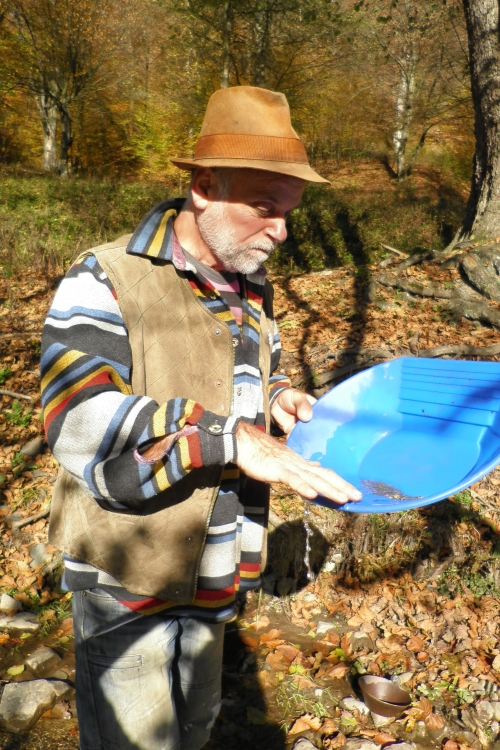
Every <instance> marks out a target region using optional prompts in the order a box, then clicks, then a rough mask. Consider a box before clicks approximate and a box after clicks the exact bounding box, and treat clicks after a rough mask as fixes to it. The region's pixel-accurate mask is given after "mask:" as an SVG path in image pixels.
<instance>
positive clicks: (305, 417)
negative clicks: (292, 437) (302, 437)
mask: <svg viewBox="0 0 500 750" xmlns="http://www.w3.org/2000/svg"><path fill="white" fill-rule="evenodd" d="M315 402H316V399H315V398H314V396H309V395H308V394H307V393H302V391H297V390H295V388H285V390H283V391H281V392H280V393H278V395H277V396H276V398H275V400H274V403H273V405H272V408H271V416H272V418H273V419H274V421H275V422H276V424H277V425H278V427H280V428H281V429H282V430H283V432H284V433H285V435H288V433H289V432H291V430H292V428H293V427H294V426H295V424H296V423H297V422H299V421H300V422H309V420H310V419H311V417H312V415H313V410H312V404H314V403H315Z"/></svg>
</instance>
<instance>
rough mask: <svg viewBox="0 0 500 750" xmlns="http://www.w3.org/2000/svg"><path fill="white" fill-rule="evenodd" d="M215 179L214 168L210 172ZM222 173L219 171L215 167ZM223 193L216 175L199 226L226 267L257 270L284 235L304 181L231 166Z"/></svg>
mask: <svg viewBox="0 0 500 750" xmlns="http://www.w3.org/2000/svg"><path fill="white" fill-rule="evenodd" d="M212 174H213V176H215V178H216V180H217V173H215V174H214V173H212ZM219 174H220V173H219ZM231 174H232V180H231V185H230V189H229V195H228V197H227V198H225V199H223V200H220V198H219V195H220V191H219V188H218V185H217V182H216V181H215V184H214V185H213V187H212V188H211V189H210V190H208V195H209V197H210V200H209V202H208V204H207V206H206V208H205V209H204V210H203V211H202V212H200V214H199V215H198V217H197V224H198V231H199V233H200V235H201V237H202V239H203V240H204V242H205V243H206V245H208V247H209V248H210V249H211V251H212V252H213V254H214V255H215V256H216V257H217V258H218V260H219V261H220V263H221V264H222V265H223V267H224V268H225V269H226V270H228V271H238V272H239V273H255V271H257V270H258V269H259V268H260V266H261V265H262V263H264V261H266V260H267V258H268V257H269V255H270V254H271V253H272V252H273V250H275V249H276V247H277V246H278V245H279V244H280V242H283V241H284V240H285V239H286V235H287V232H286V226H285V222H286V219H287V217H288V215H289V214H290V212H291V211H292V210H293V209H294V208H296V207H297V206H298V205H299V204H300V200H301V197H302V192H303V190H304V187H305V182H304V181H303V180H299V179H297V178H295V177H289V176H287V175H281V174H276V173H274V172H265V171H262V170H256V169H234V170H231Z"/></svg>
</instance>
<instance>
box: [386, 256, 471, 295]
mask: <svg viewBox="0 0 500 750" xmlns="http://www.w3.org/2000/svg"><path fill="white" fill-rule="evenodd" d="M401 265H403V264H401ZM399 267H400V266H398V268H399ZM395 270H396V271H397V270H398V269H395ZM376 281H377V282H378V283H379V284H382V286H390V287H392V288H393V289H401V290H402V291H403V292H409V293H410V294H418V295H419V296H420V297H433V298H435V299H452V298H453V297H457V294H456V292H455V291H454V290H452V289H439V288H438V287H434V286H425V284H421V283H420V281H407V280H406V279H400V278H392V277H391V276H386V275H385V274H384V275H382V276H379V277H378V278H377V279H376ZM457 298H458V297H457Z"/></svg>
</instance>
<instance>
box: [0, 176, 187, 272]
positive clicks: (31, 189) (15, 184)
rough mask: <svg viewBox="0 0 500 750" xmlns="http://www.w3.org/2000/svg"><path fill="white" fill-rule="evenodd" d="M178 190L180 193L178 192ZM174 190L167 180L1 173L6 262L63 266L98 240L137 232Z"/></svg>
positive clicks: (0, 253)
mask: <svg viewBox="0 0 500 750" xmlns="http://www.w3.org/2000/svg"><path fill="white" fill-rule="evenodd" d="M174 194H175V193H174ZM169 195H172V191H171V190H170V189H169V187H168V185H166V184H165V183H158V182H156V183H155V182H151V183H142V182H127V181H125V180H111V179H109V180H98V179H92V178H82V179H79V178H73V179H70V180H60V179H58V178H56V177H50V176H44V177H39V176H34V177H15V176H9V175H7V176H5V175H3V176H1V177H0V266H1V267H2V270H3V273H4V274H5V275H7V276H9V275H11V274H12V273H15V272H16V271H20V270H21V269H22V268H23V267H24V266H26V265H27V264H33V263H34V264H35V265H39V266H40V267H42V268H43V267H47V266H56V267H58V266H63V267H64V265H65V264H66V263H68V262H70V261H71V260H73V259H74V258H75V257H76V256H77V254H78V253H79V252H80V251H82V250H84V249H86V248H88V247H92V246H94V245H97V244H100V243H103V242H107V241H108V240H112V239H114V238H116V237H118V236H120V235H121V234H125V233H128V232H132V231H133V229H134V228H135V226H136V225H137V223H138V222H139V221H140V219H141V218H142V217H143V216H144V215H145V214H146V213H147V212H148V210H149V209H150V208H151V207H152V206H153V205H155V203H158V202H160V201H161V200H164V199H165V198H167V197H169Z"/></svg>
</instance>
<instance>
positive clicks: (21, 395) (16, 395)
mask: <svg viewBox="0 0 500 750" xmlns="http://www.w3.org/2000/svg"><path fill="white" fill-rule="evenodd" d="M0 396H9V397H10V398H21V399H24V400H25V401H29V402H30V403H34V402H35V401H38V399H35V398H33V397H32V396H27V395H26V394H25V393H15V391H9V390H7V388H0Z"/></svg>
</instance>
